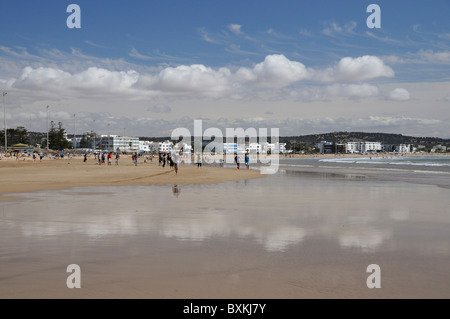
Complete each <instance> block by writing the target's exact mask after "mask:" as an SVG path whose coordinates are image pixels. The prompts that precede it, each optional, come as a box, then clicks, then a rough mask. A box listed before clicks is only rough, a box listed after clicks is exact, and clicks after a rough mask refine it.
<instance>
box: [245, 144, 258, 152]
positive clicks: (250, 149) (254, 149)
mask: <svg viewBox="0 0 450 319" xmlns="http://www.w3.org/2000/svg"><path fill="white" fill-rule="evenodd" d="M245 151H246V152H247V153H250V154H259V153H260V152H261V144H258V143H249V144H248V145H247V146H246V149H245Z"/></svg>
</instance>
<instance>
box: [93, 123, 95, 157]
mask: <svg viewBox="0 0 450 319" xmlns="http://www.w3.org/2000/svg"><path fill="white" fill-rule="evenodd" d="M94 130H95V120H94ZM93 132H94V153H95V131H93Z"/></svg>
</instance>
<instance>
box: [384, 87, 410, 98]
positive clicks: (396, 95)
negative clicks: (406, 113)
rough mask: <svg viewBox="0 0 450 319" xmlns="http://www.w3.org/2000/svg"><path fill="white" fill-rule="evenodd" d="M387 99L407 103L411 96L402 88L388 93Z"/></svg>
mask: <svg viewBox="0 0 450 319" xmlns="http://www.w3.org/2000/svg"><path fill="white" fill-rule="evenodd" d="M388 98H389V99H390V100H394V101H407V100H409V99H410V98H411V94H410V93H409V92H408V91H407V90H405V89H402V88H396V89H394V90H392V91H391V92H389V95H388Z"/></svg>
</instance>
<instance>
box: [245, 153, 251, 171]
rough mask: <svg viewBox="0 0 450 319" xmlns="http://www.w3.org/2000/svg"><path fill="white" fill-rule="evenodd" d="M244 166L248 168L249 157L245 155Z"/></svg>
mask: <svg viewBox="0 0 450 319" xmlns="http://www.w3.org/2000/svg"><path fill="white" fill-rule="evenodd" d="M245 166H246V167H247V168H250V157H249V156H248V154H245Z"/></svg>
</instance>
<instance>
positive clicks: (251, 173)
mask: <svg viewBox="0 0 450 319" xmlns="http://www.w3.org/2000/svg"><path fill="white" fill-rule="evenodd" d="M0 174H1V178H2V182H1V183H0V200H2V198H3V199H4V198H6V197H7V195H6V194H11V193H22V192H31V191H39V190H46V189H54V190H57V189H66V188H70V187H80V186H108V185H109V186H120V185H166V184H179V185H184V184H200V183H201V184H205V183H206V184H207V183H217V182H224V181H232V180H239V179H247V178H259V177H263V175H261V174H260V173H259V172H258V171H255V170H244V169H241V170H236V169H220V168H218V167H211V166H207V165H203V166H202V167H201V168H197V166H194V165H183V164H181V165H180V169H179V171H178V174H175V171H174V170H173V169H171V168H170V167H169V165H166V166H165V167H164V168H163V167H162V166H159V165H158V158H153V161H150V160H146V159H145V158H144V157H143V158H140V159H139V161H138V165H137V166H135V164H134V162H133V161H132V159H131V156H128V155H123V156H122V157H121V158H120V160H119V165H115V163H114V159H113V160H112V163H111V165H108V164H107V163H105V164H102V165H98V161H97V160H96V159H95V158H94V156H93V155H91V156H90V157H88V159H87V161H86V162H84V161H83V156H77V157H72V158H67V157H66V158H63V159H49V158H44V159H43V160H42V161H40V160H39V157H38V158H37V159H36V160H33V158H31V157H23V158H19V159H18V160H16V159H15V158H3V159H2V160H0Z"/></svg>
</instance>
